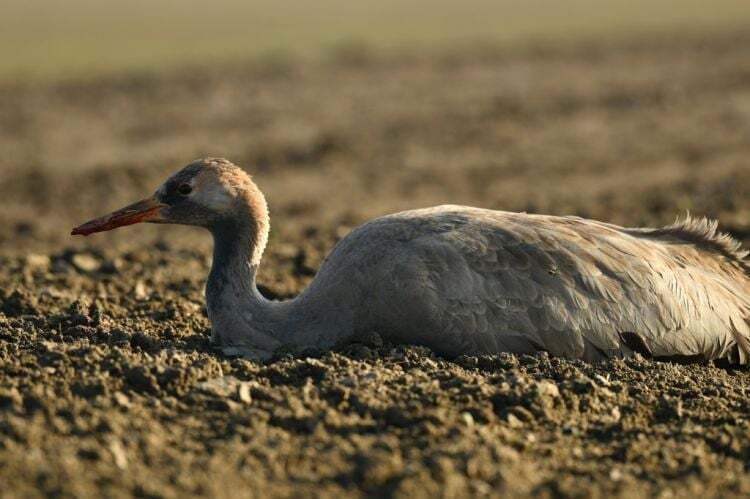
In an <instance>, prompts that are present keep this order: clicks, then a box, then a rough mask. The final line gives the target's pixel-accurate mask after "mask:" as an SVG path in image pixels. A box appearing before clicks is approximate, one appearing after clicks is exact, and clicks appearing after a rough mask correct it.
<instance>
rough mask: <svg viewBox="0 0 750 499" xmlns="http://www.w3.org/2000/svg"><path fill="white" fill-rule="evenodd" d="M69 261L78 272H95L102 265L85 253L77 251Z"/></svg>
mask: <svg viewBox="0 0 750 499" xmlns="http://www.w3.org/2000/svg"><path fill="white" fill-rule="evenodd" d="M70 263H72V264H73V266H74V267H75V268H76V269H77V270H78V271H80V272H96V271H97V270H99V268H100V267H101V266H102V264H101V262H100V261H99V260H98V259H97V258H95V257H93V256H92V255H88V254H86V253H77V254H75V255H73V256H72V257H71V259H70Z"/></svg>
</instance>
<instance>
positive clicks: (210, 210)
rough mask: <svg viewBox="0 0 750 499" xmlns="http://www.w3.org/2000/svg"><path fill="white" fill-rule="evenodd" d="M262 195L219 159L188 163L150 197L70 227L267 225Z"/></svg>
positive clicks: (84, 230)
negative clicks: (256, 223) (142, 224)
mask: <svg viewBox="0 0 750 499" xmlns="http://www.w3.org/2000/svg"><path fill="white" fill-rule="evenodd" d="M267 218H268V213H267V208H266V204H265V200H264V198H263V195H262V194H261V193H260V191H259V190H258V188H257V186H256V185H255V183H253V181H252V180H251V179H250V176H249V175H248V174H247V173H245V171H244V170H242V169H241V168H239V167H237V166H235V165H234V164H232V163H231V162H229V161H227V160H225V159H216V158H207V159H201V160H198V161H194V162H192V163H190V164H189V165H187V166H186V167H184V168H183V169H182V170H180V171H179V172H177V173H175V174H174V175H172V176H171V177H169V179H167V181H166V182H164V183H163V184H162V185H161V186H160V187H159V188H158V189H157V190H156V192H155V193H154V195H153V196H151V197H149V198H146V199H143V200H141V201H138V202H136V203H133V204H131V205H129V206H126V207H124V208H122V209H119V210H117V211H114V212H112V213H110V214H108V215H104V216H103V217H99V218H96V219H94V220H91V221H89V222H86V223H85V224H83V225H80V226H78V227H76V228H74V229H73V231H72V234H73V235H84V236H87V235H89V234H93V233H95V232H103V231H108V230H112V229H116V228H118V227H123V226H126V225H132V224H137V223H142V222H148V223H163V224H181V225H194V226H198V227H205V228H207V229H210V230H213V229H215V228H216V227H217V226H221V225H222V224H225V223H231V222H234V221H256V222H261V221H262V222H264V223H267Z"/></svg>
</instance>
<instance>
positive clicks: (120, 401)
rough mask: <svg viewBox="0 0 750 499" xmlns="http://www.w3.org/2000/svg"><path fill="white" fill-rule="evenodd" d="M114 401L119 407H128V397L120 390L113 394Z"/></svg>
mask: <svg viewBox="0 0 750 499" xmlns="http://www.w3.org/2000/svg"><path fill="white" fill-rule="evenodd" d="M114 399H115V402H117V405H119V406H121V407H130V398H128V396H127V395H125V394H124V393H122V392H115V394H114Z"/></svg>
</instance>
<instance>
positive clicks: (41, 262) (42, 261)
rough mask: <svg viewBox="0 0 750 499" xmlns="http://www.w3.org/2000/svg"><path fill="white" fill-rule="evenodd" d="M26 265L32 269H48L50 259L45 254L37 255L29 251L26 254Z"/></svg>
mask: <svg viewBox="0 0 750 499" xmlns="http://www.w3.org/2000/svg"><path fill="white" fill-rule="evenodd" d="M26 265H28V266H29V267H31V268H34V269H44V270H46V269H48V268H49V265H50V259H49V257H48V256H47V255H39V254H36V253H31V254H28V255H26Z"/></svg>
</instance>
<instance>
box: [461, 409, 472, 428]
mask: <svg viewBox="0 0 750 499" xmlns="http://www.w3.org/2000/svg"><path fill="white" fill-rule="evenodd" d="M461 420H463V422H464V424H465V425H466V426H474V416H472V415H471V413H470V412H462V413H461Z"/></svg>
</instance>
